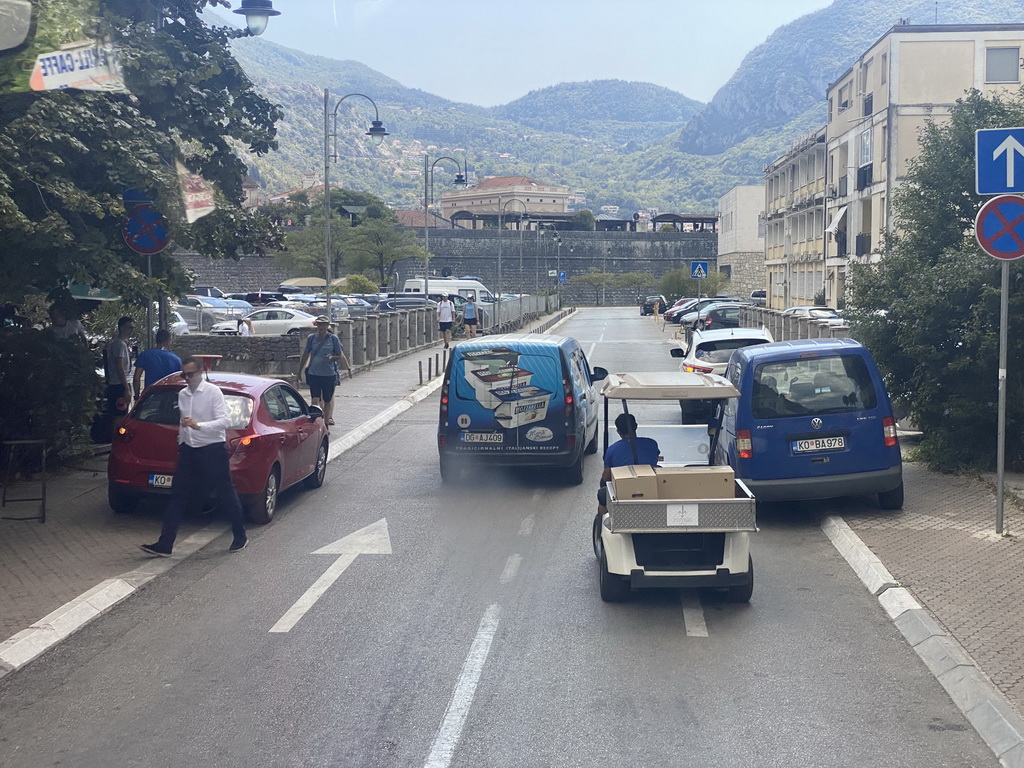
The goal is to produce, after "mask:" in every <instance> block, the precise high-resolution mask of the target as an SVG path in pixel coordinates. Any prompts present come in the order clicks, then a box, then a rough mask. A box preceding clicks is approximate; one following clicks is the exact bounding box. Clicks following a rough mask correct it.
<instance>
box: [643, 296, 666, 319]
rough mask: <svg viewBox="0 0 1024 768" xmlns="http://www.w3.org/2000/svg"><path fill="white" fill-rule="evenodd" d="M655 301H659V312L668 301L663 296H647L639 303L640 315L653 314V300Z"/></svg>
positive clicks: (664, 307)
mask: <svg viewBox="0 0 1024 768" xmlns="http://www.w3.org/2000/svg"><path fill="white" fill-rule="evenodd" d="M656 301H657V302H660V304H661V309H659V310H658V311H659V312H660V311H662V310H664V309H666V308H667V307H668V302H667V301H665V297H664V296H648V297H647V298H646V299H644V301H643V303H642V304H641V305H640V315H641V316H643V315H651V314H654V302H656Z"/></svg>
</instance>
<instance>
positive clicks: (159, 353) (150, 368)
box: [132, 328, 181, 401]
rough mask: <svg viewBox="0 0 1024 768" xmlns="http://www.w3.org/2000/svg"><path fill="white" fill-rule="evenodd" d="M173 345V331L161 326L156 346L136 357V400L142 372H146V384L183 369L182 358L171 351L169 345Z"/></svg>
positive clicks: (134, 379) (133, 384)
mask: <svg viewBox="0 0 1024 768" xmlns="http://www.w3.org/2000/svg"><path fill="white" fill-rule="evenodd" d="M170 345H171V332H170V331H168V330H167V329H166V328H161V329H160V330H159V331H157V332H156V346H155V347H153V348H152V349H147V350H146V351H145V352H141V353H140V354H139V356H138V357H137V358H136V359H135V377H134V378H133V379H132V389H133V390H135V400H136V401H138V399H139V394H140V392H141V387H140V386H139V385H140V384H141V382H142V374H143V373H145V374H146V386H147V387H148V386H149V385H150V384H155V383H156V382H158V381H160V379H162V378H163V377H164V376H170V375H171V374H172V373H177V372H178V371H180V370H181V358H179V357H178V356H177V355H176V354H174V353H173V352H171V350H170V349H168V347H169V346H170Z"/></svg>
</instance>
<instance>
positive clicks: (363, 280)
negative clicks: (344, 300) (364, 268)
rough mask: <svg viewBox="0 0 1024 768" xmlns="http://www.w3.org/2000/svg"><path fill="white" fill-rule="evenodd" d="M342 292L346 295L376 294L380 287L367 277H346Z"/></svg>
mask: <svg viewBox="0 0 1024 768" xmlns="http://www.w3.org/2000/svg"><path fill="white" fill-rule="evenodd" d="M341 290H342V291H344V292H345V293H376V292H377V290H378V286H377V284H376V283H375V282H373V280H371V279H370V278H368V277H367V276H366V275H346V277H345V280H344V281H343V282H342V284H341Z"/></svg>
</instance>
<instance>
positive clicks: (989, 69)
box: [985, 48, 1020, 83]
mask: <svg viewBox="0 0 1024 768" xmlns="http://www.w3.org/2000/svg"><path fill="white" fill-rule="evenodd" d="M1019 81H1020V48H987V49H985V82H986V83H1016V82H1019Z"/></svg>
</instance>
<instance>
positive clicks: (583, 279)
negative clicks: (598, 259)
mask: <svg viewBox="0 0 1024 768" xmlns="http://www.w3.org/2000/svg"><path fill="white" fill-rule="evenodd" d="M619 277H620V276H619V275H616V274H615V273H614V272H601V271H599V270H598V269H597V267H591V268H590V269H589V270H587V271H586V272H585V273H584V274H582V275H573V276H572V277H570V278H569V282H570V283H574V284H576V285H585V286H587V287H589V288H593V289H594V304H597V305H600V304H601V293H602V291H607V290H608V289H610V288H615V287H616V286H617V285H618V284H619Z"/></svg>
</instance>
